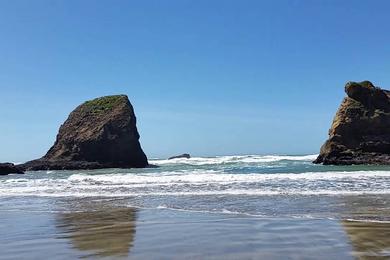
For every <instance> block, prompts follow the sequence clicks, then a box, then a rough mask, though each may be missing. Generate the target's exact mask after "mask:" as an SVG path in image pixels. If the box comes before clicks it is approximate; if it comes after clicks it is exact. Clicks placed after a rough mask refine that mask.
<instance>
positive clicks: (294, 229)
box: [0, 198, 390, 259]
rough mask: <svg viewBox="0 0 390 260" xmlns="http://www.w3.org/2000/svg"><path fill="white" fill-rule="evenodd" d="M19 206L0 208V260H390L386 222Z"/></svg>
mask: <svg viewBox="0 0 390 260" xmlns="http://www.w3.org/2000/svg"><path fill="white" fill-rule="evenodd" d="M10 200H12V199H10ZM23 200H24V199H23V198H18V199H17V200H16V201H12V202H10V203H9V204H7V203H3V204H2V205H3V207H2V209H1V210H0V232H1V234H2V236H1V238H0V240H1V241H0V242H1V243H0V252H1V253H2V254H1V257H0V258H2V259H70V258H84V257H93V258H114V259H117V258H123V259H126V258H131V259H204V258H208V259H355V258H360V259H371V258H372V257H376V258H375V259H381V258H383V259H386V258H389V257H390V240H389V238H390V223H389V222H358V221H347V220H337V219H321V218H319V219H310V218H280V217H276V218H271V217H267V218H259V217H251V216H243V215H239V214H238V215H235V214H221V213H216V214H213V213H205V212H189V211H175V210H169V209H141V208H134V207H125V206H123V203H122V202H123V200H119V201H117V200H114V199H112V200H97V199H94V200H90V199H88V198H82V199H78V200H75V201H69V200H66V201H61V200H58V199H57V200H53V199H41V200H42V201H41V203H40V205H41V206H37V205H32V204H31V207H30V208H28V207H24V209H23V210H20V207H19V206H18V205H17V204H18V203H22V201H23ZM24 203H26V201H24V202H23V204H24ZM42 205H45V206H42Z"/></svg>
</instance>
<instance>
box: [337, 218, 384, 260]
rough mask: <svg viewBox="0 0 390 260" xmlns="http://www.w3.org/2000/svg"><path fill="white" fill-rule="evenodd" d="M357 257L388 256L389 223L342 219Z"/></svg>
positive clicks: (381, 257) (376, 257) (377, 257)
mask: <svg viewBox="0 0 390 260" xmlns="http://www.w3.org/2000/svg"><path fill="white" fill-rule="evenodd" d="M342 225H343V227H344V229H345V231H346V233H347V235H348V237H349V239H350V241H351V244H352V246H353V248H354V253H353V254H354V255H355V256H356V257H357V258H358V259H373V258H375V259H389V258H390V223H389V222H363V221H346V220H345V221H342Z"/></svg>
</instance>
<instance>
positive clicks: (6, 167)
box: [0, 163, 24, 175]
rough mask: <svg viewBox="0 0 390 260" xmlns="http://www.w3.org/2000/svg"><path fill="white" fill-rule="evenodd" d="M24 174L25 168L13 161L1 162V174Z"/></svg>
mask: <svg viewBox="0 0 390 260" xmlns="http://www.w3.org/2000/svg"><path fill="white" fill-rule="evenodd" d="M11 173H16V174H23V173H24V172H23V169H22V168H21V167H19V166H17V165H15V164H13V163H0V175H8V174H11Z"/></svg>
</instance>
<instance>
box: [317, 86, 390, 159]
mask: <svg viewBox="0 0 390 260" xmlns="http://www.w3.org/2000/svg"><path fill="white" fill-rule="evenodd" d="M345 92H346V93H347V97H346V98H344V100H343V101H342V103H341V105H340V107H339V109H338V111H337V113H336V116H335V118H334V120H333V123H332V126H331V128H330V130H329V139H328V140H327V141H326V142H325V143H324V145H323V146H322V147H321V151H320V154H319V156H318V158H317V159H316V160H315V161H314V163H323V164H334V165H349V164H390V92H389V91H387V90H382V89H380V88H378V87H375V86H374V85H373V84H372V83H371V82H369V81H363V82H360V83H356V82H349V83H347V84H346V85H345Z"/></svg>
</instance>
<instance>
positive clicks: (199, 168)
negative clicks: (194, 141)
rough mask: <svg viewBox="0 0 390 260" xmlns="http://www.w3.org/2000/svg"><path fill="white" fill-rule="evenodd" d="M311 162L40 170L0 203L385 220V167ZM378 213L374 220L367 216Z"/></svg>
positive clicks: (243, 159)
mask: <svg viewBox="0 0 390 260" xmlns="http://www.w3.org/2000/svg"><path fill="white" fill-rule="evenodd" d="M315 158H316V155H297V156H287V155H285V156H284V155H283V156H281V155H265V156H263V155H245V156H217V157H207V158H205V157H194V158H191V159H174V160H164V159H154V160H150V163H151V164H154V165H157V166H159V167H156V168H147V169H102V170H91V171H40V172H28V173H27V174H25V175H9V176H6V177H2V178H1V179H0V198H1V197H2V198H7V197H8V198H9V197H13V198H21V197H22V198H27V197H36V198H37V197H41V198H58V197H62V198H66V197H69V198H90V197H94V198H97V197H98V198H103V199H104V198H106V199H109V198H120V199H122V201H125V203H126V205H128V206H131V207H140V208H148V209H162V208H164V209H172V210H181V211H193V212H211V213H225V214H243V215H253V216H265V217H268V216H271V217H274V216H281V217H284V216H289V217H298V218H299V217H310V218H342V219H359V220H360V219H376V220H381V221H387V220H390V214H389V213H390V208H389V207H390V206H389V197H390V167H388V166H324V165H315V164H313V163H312V161H313V160H314V159H315ZM373 209H374V211H375V214H374V215H373V214H371V213H372V212H373Z"/></svg>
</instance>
